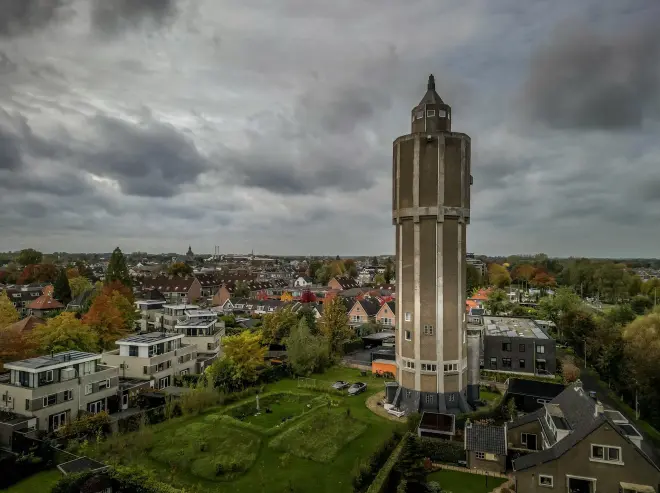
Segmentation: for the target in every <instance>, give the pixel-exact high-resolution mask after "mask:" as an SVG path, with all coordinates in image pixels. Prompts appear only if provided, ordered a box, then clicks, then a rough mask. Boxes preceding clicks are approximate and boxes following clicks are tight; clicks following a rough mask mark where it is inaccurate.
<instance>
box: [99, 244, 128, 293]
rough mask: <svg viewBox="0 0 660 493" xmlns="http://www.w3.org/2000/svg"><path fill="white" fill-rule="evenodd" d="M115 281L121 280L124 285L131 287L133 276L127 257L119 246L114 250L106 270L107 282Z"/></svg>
mask: <svg viewBox="0 0 660 493" xmlns="http://www.w3.org/2000/svg"><path fill="white" fill-rule="evenodd" d="M113 281H119V282H120V283H122V284H123V285H124V286H127V287H129V288H130V287H131V276H130V274H129V272H128V267H127V266H126V259H125V258H124V254H123V253H122V252H121V249H120V248H119V247H117V248H115V250H114V251H113V252H112V255H111V256H110V262H109V263H108V269H107V270H106V272H105V283H106V284H109V283H111V282H113Z"/></svg>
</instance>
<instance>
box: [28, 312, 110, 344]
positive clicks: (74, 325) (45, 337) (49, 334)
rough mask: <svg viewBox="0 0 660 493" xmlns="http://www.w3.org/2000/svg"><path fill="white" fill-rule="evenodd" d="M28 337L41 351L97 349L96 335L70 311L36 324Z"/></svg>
mask: <svg viewBox="0 0 660 493" xmlns="http://www.w3.org/2000/svg"><path fill="white" fill-rule="evenodd" d="M30 337H32V338H33V341H34V343H35V345H36V347H37V348H38V349H39V350H40V351H41V352H43V353H49V352H51V351H52V352H56V353H57V352H62V351H70V350H76V351H89V352H95V351H96V350H97V349H98V336H97V334H96V332H95V331H94V330H92V329H91V328H90V327H89V325H86V324H85V323H84V322H83V321H82V320H79V319H78V318H76V316H75V314H74V313H72V312H63V313H60V314H59V315H58V316H56V317H53V318H51V319H48V321H47V322H46V323H45V324H43V325H37V326H36V327H35V328H34V329H33V330H32V334H31V335H30Z"/></svg>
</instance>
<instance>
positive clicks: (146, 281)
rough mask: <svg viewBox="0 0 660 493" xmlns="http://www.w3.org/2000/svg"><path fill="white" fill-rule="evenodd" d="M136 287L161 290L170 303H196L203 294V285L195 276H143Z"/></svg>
mask: <svg viewBox="0 0 660 493" xmlns="http://www.w3.org/2000/svg"><path fill="white" fill-rule="evenodd" d="M136 289H138V290H140V291H143V292H146V291H151V290H153V289H157V290H158V291H160V292H161V293H162V294H163V296H164V297H165V299H166V300H167V301H168V303H174V304H179V303H185V304H188V303H194V302H195V301H197V300H199V298H200V297H201V296H202V285H201V284H200V282H199V281H198V280H197V278H196V277H194V276H158V277H143V278H141V279H138V280H137V281H136Z"/></svg>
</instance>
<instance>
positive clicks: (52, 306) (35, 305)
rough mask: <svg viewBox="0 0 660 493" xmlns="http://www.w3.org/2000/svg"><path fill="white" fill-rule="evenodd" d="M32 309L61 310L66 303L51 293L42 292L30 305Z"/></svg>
mask: <svg viewBox="0 0 660 493" xmlns="http://www.w3.org/2000/svg"><path fill="white" fill-rule="evenodd" d="M28 308H29V309H30V310H59V309H60V308H64V305H63V304H62V303H60V302H59V301H57V300H56V299H54V298H53V297H52V296H50V295H49V294H42V295H41V296H39V297H38V298H37V299H36V300H34V301H33V302H32V303H30V304H29V305H28Z"/></svg>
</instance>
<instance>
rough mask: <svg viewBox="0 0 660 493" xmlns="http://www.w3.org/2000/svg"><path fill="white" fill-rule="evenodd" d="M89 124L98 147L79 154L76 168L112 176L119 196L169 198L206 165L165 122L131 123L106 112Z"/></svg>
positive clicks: (203, 170)
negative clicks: (79, 163) (120, 194)
mask: <svg viewBox="0 0 660 493" xmlns="http://www.w3.org/2000/svg"><path fill="white" fill-rule="evenodd" d="M90 123H91V125H92V128H94V129H95V131H96V132H97V135H98V137H99V139H98V144H97V146H98V147H97V148H96V149H94V148H92V149H91V150H85V151H83V152H82V154H81V155H80V156H79V158H80V162H81V166H82V167H84V168H85V169H87V170H88V171H90V172H92V173H94V174H96V175H98V176H101V177H109V178H112V179H115V180H117V182H118V183H119V186H120V187H121V189H122V191H123V192H124V193H125V194H128V195H140V196H148V197H172V196H174V195H176V194H177V193H178V191H179V190H180V188H181V186H182V185H184V184H187V183H194V182H195V181H196V180H197V177H198V176H199V175H200V174H201V173H203V172H205V171H208V170H209V169H210V168H211V164H210V162H209V161H208V160H207V159H206V158H205V157H204V156H202V155H201V154H200V152H199V151H198V150H197V147H196V146H195V144H194V143H193V142H192V141H191V140H190V139H189V138H188V137H187V136H185V135H184V134H183V133H182V132H180V131H179V130H177V129H176V128H175V127H173V126H171V125H168V124H166V123H161V122H157V121H154V120H151V119H149V120H147V121H146V122H144V123H140V124H133V123H130V122H127V121H124V120H119V119H115V118H110V117H107V116H97V117H95V118H94V119H92V120H91V122H90Z"/></svg>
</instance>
